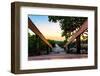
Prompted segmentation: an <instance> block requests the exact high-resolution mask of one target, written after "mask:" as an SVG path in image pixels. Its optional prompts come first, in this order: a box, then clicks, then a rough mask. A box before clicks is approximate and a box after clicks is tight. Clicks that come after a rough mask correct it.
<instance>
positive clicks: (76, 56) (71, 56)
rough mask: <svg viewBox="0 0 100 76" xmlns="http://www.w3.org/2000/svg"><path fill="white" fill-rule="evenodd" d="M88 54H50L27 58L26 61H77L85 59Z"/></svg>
mask: <svg viewBox="0 0 100 76" xmlns="http://www.w3.org/2000/svg"><path fill="white" fill-rule="evenodd" d="M87 57H88V54H50V55H41V56H32V57H28V60H48V59H79V58H87Z"/></svg>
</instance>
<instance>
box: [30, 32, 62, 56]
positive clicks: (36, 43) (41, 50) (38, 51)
mask: <svg viewBox="0 0 100 76" xmlns="http://www.w3.org/2000/svg"><path fill="white" fill-rule="evenodd" d="M48 42H49V43H50V44H51V45H52V46H53V47H55V43H56V44H58V45H59V46H62V47H63V45H64V44H63V41H55V40H48ZM28 50H29V51H28V55H29V56H38V55H45V54H46V55H47V54H49V53H50V52H51V51H52V49H51V48H50V47H49V46H48V45H46V44H45V43H44V42H43V41H42V40H41V39H40V38H39V37H38V36H37V35H30V34H29V33H28Z"/></svg>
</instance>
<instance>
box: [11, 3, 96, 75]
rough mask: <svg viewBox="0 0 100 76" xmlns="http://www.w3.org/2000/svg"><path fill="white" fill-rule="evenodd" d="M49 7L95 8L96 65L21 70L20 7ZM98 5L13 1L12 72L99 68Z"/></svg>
mask: <svg viewBox="0 0 100 76" xmlns="http://www.w3.org/2000/svg"><path fill="white" fill-rule="evenodd" d="M21 6H28V7H49V8H64V9H66V7H67V8H68V9H70V8H71V9H80V10H83V9H84V10H94V11H95V15H94V17H95V21H94V22H95V24H94V26H95V27H94V31H95V34H94V35H95V36H94V39H95V43H94V44H95V45H94V50H95V53H94V57H95V58H94V59H95V60H94V65H93V66H78V67H61V68H46V69H31V70H20V7H21ZM97 33H98V31H97V7H92V6H76V5H60V4H43V3H28V2H13V3H11V72H12V73H15V74H23V73H40V72H57V71H73V70H88V69H97V65H98V64H97Z"/></svg>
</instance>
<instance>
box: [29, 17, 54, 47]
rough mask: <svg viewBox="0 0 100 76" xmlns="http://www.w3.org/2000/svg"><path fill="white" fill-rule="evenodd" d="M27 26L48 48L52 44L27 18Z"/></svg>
mask: <svg viewBox="0 0 100 76" xmlns="http://www.w3.org/2000/svg"><path fill="white" fill-rule="evenodd" d="M28 28H29V29H31V30H32V31H33V32H34V33H35V34H36V35H38V36H39V37H40V38H41V39H42V40H43V41H44V42H45V43H46V44H47V45H48V46H49V47H50V48H52V45H51V44H50V43H49V42H48V41H47V39H46V38H45V37H44V36H43V34H42V33H41V32H40V31H39V30H38V28H37V27H36V26H35V24H34V23H33V22H32V21H31V19H30V18H28Z"/></svg>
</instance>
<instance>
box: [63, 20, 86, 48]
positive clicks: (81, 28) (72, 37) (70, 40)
mask: <svg viewBox="0 0 100 76" xmlns="http://www.w3.org/2000/svg"><path fill="white" fill-rule="evenodd" d="M87 28H88V21H87V20H86V21H85V22H84V23H83V24H82V26H81V27H80V28H79V30H78V31H77V32H76V33H74V34H73V35H72V36H71V38H70V39H69V41H68V42H67V43H66V44H65V45H64V47H66V46H67V45H68V44H70V43H71V42H72V41H73V40H74V39H76V38H77V37H78V36H79V35H81V34H82V33H83V32H84V31H85V30H87Z"/></svg>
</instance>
